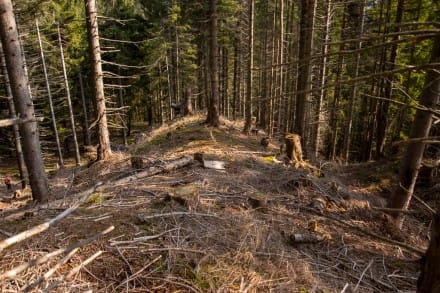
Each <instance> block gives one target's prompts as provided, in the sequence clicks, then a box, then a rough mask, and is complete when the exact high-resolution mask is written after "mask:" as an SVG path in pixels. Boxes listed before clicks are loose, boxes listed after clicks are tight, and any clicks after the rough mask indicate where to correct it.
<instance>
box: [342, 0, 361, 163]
mask: <svg viewBox="0 0 440 293" xmlns="http://www.w3.org/2000/svg"><path fill="white" fill-rule="evenodd" d="M357 5H359V6H358V7H359V11H358V13H359V14H358V15H359V21H358V23H357V26H356V27H357V29H356V36H358V37H359V41H358V42H357V43H356V47H355V50H356V57H355V63H354V70H353V73H352V74H353V76H352V78H354V79H356V78H358V77H359V67H360V61H361V49H362V35H363V33H364V13H365V8H364V7H365V0H363V1H359V4H357ZM357 92H358V83H357V82H354V83H353V84H352V85H351V92H350V97H349V100H348V108H347V122H346V125H345V133H344V145H343V147H342V159H343V161H344V162H345V163H348V159H349V154H350V144H351V132H352V127H353V115H354V106H355V104H356V99H357V94H358V93H357Z"/></svg>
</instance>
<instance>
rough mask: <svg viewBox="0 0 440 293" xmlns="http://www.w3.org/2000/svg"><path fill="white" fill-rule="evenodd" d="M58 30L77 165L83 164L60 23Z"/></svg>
mask: <svg viewBox="0 0 440 293" xmlns="http://www.w3.org/2000/svg"><path fill="white" fill-rule="evenodd" d="M57 30H58V45H59V47H60V54H61V64H62V66H63V77H64V87H65V88H66V99H67V109H68V110H69V117H70V126H71V127H72V137H73V145H74V147H75V161H76V165H77V166H79V165H80V164H81V158H80V155H79V147H78V139H77V138H76V128H75V118H74V116H73V108H72V99H71V98H70V88H69V80H68V79H67V70H66V62H65V60H64V50H63V42H62V40H61V31H60V25H59V24H58V25H57Z"/></svg>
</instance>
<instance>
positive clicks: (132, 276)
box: [115, 255, 162, 289]
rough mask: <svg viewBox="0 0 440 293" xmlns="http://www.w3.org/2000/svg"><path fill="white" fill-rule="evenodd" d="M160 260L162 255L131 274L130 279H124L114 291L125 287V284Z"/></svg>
mask: <svg viewBox="0 0 440 293" xmlns="http://www.w3.org/2000/svg"><path fill="white" fill-rule="evenodd" d="M161 258H162V255H159V256H158V257H156V258H155V259H153V260H152V261H151V262H149V263H148V264H147V265H145V266H144V267H143V268H142V269H140V270H139V271H137V272H136V273H134V274H132V275H131V276H130V277H128V278H127V279H125V281H123V282H122V283H121V284H119V285H118V287H116V288H115V289H118V288H119V287H121V286H123V285H125V284H126V283H128V282H130V281H132V280H134V279H135V278H136V277H137V276H139V274H140V273H142V272H143V271H145V270H146V269H147V268H148V267H150V266H151V265H152V264H154V263H155V262H157V261H158V260H159V259H161Z"/></svg>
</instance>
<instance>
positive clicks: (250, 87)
mask: <svg viewBox="0 0 440 293" xmlns="http://www.w3.org/2000/svg"><path fill="white" fill-rule="evenodd" d="M254 10H255V3H254V0H249V41H248V50H249V60H248V66H247V75H248V81H247V90H246V123H245V124H244V129H243V132H244V133H246V134H249V133H250V131H251V127H252V114H253V107H252V106H253V105H252V101H253V91H252V90H253V84H254V83H253V74H252V69H253V67H254Z"/></svg>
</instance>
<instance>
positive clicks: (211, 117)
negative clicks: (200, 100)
mask: <svg viewBox="0 0 440 293" xmlns="http://www.w3.org/2000/svg"><path fill="white" fill-rule="evenodd" d="M209 3H210V6H209V8H210V9H209V10H210V11H209V13H210V24H209V34H210V40H209V53H210V54H209V67H210V68H209V74H210V76H211V98H210V99H209V106H208V117H207V119H206V123H207V124H209V125H210V126H213V127H219V126H220V116H219V112H218V100H219V92H218V68H217V67H218V66H217V65H218V64H217V63H218V60H217V51H218V45H217V0H210V1H209Z"/></svg>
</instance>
